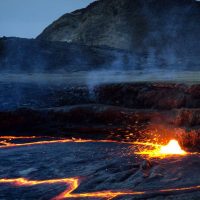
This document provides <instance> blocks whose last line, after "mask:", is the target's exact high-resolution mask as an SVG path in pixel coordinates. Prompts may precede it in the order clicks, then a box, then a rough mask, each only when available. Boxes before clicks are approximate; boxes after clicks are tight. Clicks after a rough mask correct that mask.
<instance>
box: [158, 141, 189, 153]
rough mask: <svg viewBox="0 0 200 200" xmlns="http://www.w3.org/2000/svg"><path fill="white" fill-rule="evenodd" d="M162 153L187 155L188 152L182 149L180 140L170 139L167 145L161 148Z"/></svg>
mask: <svg viewBox="0 0 200 200" xmlns="http://www.w3.org/2000/svg"><path fill="white" fill-rule="evenodd" d="M160 154H164V155H174V154H176V155H185V154H186V152H185V151H184V150H182V149H181V147H180V145H179V143H178V141H176V140H170V141H169V143H168V144H167V145H166V146H162V147H161V149H160Z"/></svg>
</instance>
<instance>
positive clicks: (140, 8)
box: [38, 0, 200, 68]
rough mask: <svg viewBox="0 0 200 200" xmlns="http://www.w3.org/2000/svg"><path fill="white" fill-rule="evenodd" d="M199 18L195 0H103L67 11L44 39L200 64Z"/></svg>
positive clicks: (158, 60)
mask: <svg viewBox="0 0 200 200" xmlns="http://www.w3.org/2000/svg"><path fill="white" fill-rule="evenodd" d="M199 18H200V3H199V2H198V1H195V0H173V1H172V0H170V1H169V0H134V1H133V0H100V1H96V2H94V3H92V4H91V5H89V6H88V7H87V8H85V9H81V10H77V11H74V12H72V13H69V14H65V15H63V16H62V17H61V18H60V19H58V20H56V21H55V22H54V23H52V24H51V25H50V26H49V27H47V28H46V29H45V30H44V31H43V33H42V34H41V35H39V36H38V39H42V40H51V41H66V42H69V43H71V42H75V43H82V44H87V45H90V46H93V45H106V46H110V47H114V48H119V49H129V50H133V51H134V52H143V53H144V52H145V54H150V56H147V57H148V58H149V60H150V62H154V64H156V63H160V64H161V63H163V66H166V65H174V67H183V66H182V65H185V66H189V65H190V67H191V66H192V67H193V68H194V67H195V66H196V67H197V68H198V66H197V65H198V64H197V63H199V62H198V55H199V47H200V44H199V41H200V38H199V37H200V36H199V30H200V23H199ZM190 56H191V57H190ZM189 57H190V59H189V60H188V58H189Z"/></svg>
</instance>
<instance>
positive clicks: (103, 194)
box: [0, 178, 200, 200]
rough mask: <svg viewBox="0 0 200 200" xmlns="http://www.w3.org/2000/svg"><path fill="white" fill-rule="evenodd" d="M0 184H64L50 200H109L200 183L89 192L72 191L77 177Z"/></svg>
mask: <svg viewBox="0 0 200 200" xmlns="http://www.w3.org/2000/svg"><path fill="white" fill-rule="evenodd" d="M0 184H12V185H14V186H18V187H25V186H36V185H45V184H46V185H47V184H65V185H67V189H65V191H64V192H62V193H61V194H59V195H58V196H56V197H54V198H53V199H52V200H61V199H68V198H79V199H83V198H95V199H96V198H100V199H107V200H111V199H114V198H116V197H119V196H129V195H130V196H138V195H149V194H158V193H160V194H163V193H174V192H188V191H196V190H197V191H198V190H199V189H200V185H196V186H190V187H182V188H168V189H160V190H146V191H112V190H108V191H98V192H89V193H79V194H78V193H74V191H75V190H76V189H77V188H78V187H79V185H80V180H79V178H63V179H50V180H42V181H41V180H28V179H25V178H16V179H6V178H4V179H0Z"/></svg>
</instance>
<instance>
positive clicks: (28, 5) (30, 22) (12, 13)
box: [0, 0, 94, 38]
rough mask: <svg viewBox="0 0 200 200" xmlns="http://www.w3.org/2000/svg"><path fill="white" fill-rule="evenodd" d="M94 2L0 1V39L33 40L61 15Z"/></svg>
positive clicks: (79, 0) (59, 0) (89, 0)
mask: <svg viewBox="0 0 200 200" xmlns="http://www.w3.org/2000/svg"><path fill="white" fill-rule="evenodd" d="M93 1H94V0H0V37H2V36H8V37H9V36H16V37H24V38H34V37H36V36H37V35H38V34H39V33H41V31H42V30H43V29H44V28H45V27H46V26H47V25H49V24H50V23H52V22H53V21H54V20H56V19H57V18H58V17H60V16H61V15H63V14H65V13H67V12H71V11H73V10H76V9H79V8H83V7H86V6H87V5H88V4H90V3H91V2H93Z"/></svg>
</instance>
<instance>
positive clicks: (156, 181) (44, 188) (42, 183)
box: [0, 137, 200, 200]
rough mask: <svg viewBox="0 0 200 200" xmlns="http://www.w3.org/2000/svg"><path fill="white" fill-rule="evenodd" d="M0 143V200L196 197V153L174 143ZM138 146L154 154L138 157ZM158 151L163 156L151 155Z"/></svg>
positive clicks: (199, 181) (199, 192)
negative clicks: (149, 148)
mask: <svg viewBox="0 0 200 200" xmlns="http://www.w3.org/2000/svg"><path fill="white" fill-rule="evenodd" d="M0 140H1V142H0V144H1V148H0V152H1V153H0V160H1V162H0V199H8V200H9V199H74V198H76V199H108V200H109V199H127V200H128V199H138V198H145V199H163V197H166V198H167V197H168V198H170V199H176V198H180V199H199V198H200V175H199V167H200V159H199V154H198V153H196V154H190V153H186V152H185V151H183V150H181V149H180V148H179V147H178V148H177V146H176V145H177V144H175V143H176V142H175V141H170V142H171V143H170V142H169V144H167V145H166V146H161V145H157V144H151V143H139V142H135V143H131V142H121V143H120V142H115V141H111V140H99V141H95V140H76V139H55V138H42V137H41V138H37V137H21V138H19V137H18V138H15V137H0ZM168 145H169V149H170V150H171V149H172V148H173V147H175V148H176V150H178V152H176V155H171V152H167V154H166V152H165V151H166V147H167V146H168ZM138 146H151V147H152V146H153V147H155V148H154V149H153V150H152V151H151V153H152V152H154V153H153V154H151V153H149V150H148V151H144V149H143V151H142V152H139V153H138V152H137V151H138ZM158 150H159V151H160V153H163V151H164V153H163V155H164V156H163V155H162V156H160V157H159V156H158V155H157V156H155V151H156V152H157V153H158ZM177 154H181V156H180V155H177ZM146 155H148V156H149V157H148V158H147V157H146ZM152 155H153V156H152ZM167 155H168V156H167ZM143 156H145V157H143Z"/></svg>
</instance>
